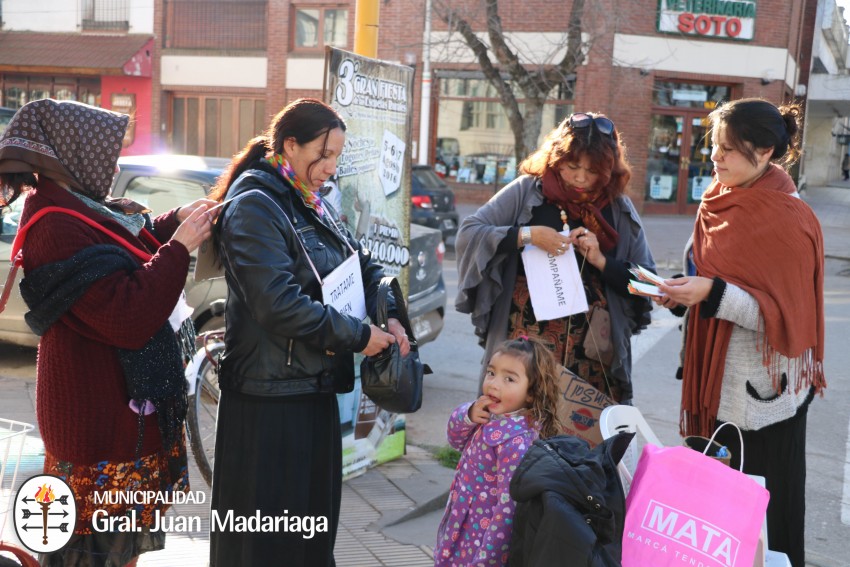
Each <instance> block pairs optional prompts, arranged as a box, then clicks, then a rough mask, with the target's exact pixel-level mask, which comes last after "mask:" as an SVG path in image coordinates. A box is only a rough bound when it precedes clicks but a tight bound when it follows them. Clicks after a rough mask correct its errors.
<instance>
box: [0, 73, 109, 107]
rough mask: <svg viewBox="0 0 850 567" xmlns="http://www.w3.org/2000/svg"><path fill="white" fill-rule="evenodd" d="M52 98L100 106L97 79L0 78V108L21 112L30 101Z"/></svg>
mask: <svg viewBox="0 0 850 567" xmlns="http://www.w3.org/2000/svg"><path fill="white" fill-rule="evenodd" d="M42 98H55V99H56V100H76V101H79V102H84V103H86V104H90V105H92V106H100V79H90V78H77V77H61V76H60V77H52V76H51V77H40V76H27V75H3V76H0V106H7V107H9V108H15V109H17V108H20V107H22V106H23V105H25V104H26V103H28V102H30V101H32V100H38V99H42Z"/></svg>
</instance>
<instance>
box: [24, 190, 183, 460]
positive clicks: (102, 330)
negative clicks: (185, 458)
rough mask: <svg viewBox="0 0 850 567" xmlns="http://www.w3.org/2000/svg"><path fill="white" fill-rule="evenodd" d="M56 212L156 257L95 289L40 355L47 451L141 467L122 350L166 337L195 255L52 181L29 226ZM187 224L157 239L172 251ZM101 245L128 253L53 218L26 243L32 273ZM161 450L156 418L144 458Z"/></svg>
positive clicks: (162, 223)
mask: <svg viewBox="0 0 850 567" xmlns="http://www.w3.org/2000/svg"><path fill="white" fill-rule="evenodd" d="M51 205H53V206H60V207H65V208H68V209H73V210H75V211H78V212H81V213H83V214H84V215H86V216H88V217H90V218H92V219H94V220H96V221H97V222H99V223H100V224H101V225H103V226H104V227H106V228H108V229H110V230H111V231H113V232H115V233H117V234H119V235H121V236H122V237H124V238H125V239H127V240H128V241H129V242H131V243H132V244H133V245H134V246H136V247H138V248H140V249H142V250H149V251H150V252H151V253H154V252H155V254H154V256H153V258H151V260H150V261H149V262H147V263H145V264H142V263H141V261H140V260H138V261H139V264H140V268H139V269H137V270H136V271H134V272H133V273H132V274H130V273H127V272H116V273H114V274H112V275H110V276H107V277H105V278H102V279H100V280H98V281H97V282H95V283H94V284H92V285H91V287H90V288H89V289H88V291H87V292H86V293H85V294H84V295H83V296H82V297H81V298H80V299H79V300H77V302H76V303H75V304H74V305H73V306H72V307H71V309H70V310H69V311H67V312H66V313H65V315H63V316H62V317H61V318H60V319H59V320H58V321H57V322H56V323H54V324H53V326H52V327H50V328H49V329H48V330H47V332H46V333H45V334H44V336H43V337H41V342H40V343H39V346H38V363H37V382H36V414H37V416H38V426H39V429H40V430H41V437H42V439H43V440H44V446H45V448H46V449H47V451H48V452H49V453H51V454H52V455H53V456H55V457H57V458H58V459H60V460H65V461H71V462H73V463H77V464H94V463H96V462H98V461H103V460H109V461H131V460H133V459H134V458H135V450H136V441H137V439H138V415H137V414H135V413H133V411H132V410H130V408H129V407H128V406H127V403H128V402H129V398H128V397H127V388H126V385H125V381H124V373H123V371H122V369H121V364H120V362H119V360H118V352H117V349H118V348H124V349H138V348H141V347H142V346H143V345H144V344H145V343H146V342H147V341H148V340H149V339H150V338H151V337H152V336H153V335H154V333H155V332H157V331H158V330H159V329H161V328H162V326H163V325H164V324H165V322H166V321H167V320H168V316H169V315H170V314H171V311H172V309H173V308H174V305H175V304H176V303H177V299H178V297H179V296H180V292H181V291H182V290H183V286H184V285H185V283H186V276H187V274H188V271H189V253H188V251H187V250H186V247H185V246H183V245H182V244H180V243H179V242H168V243H167V244H165V245H163V246H162V247H161V248H160V249H159V251H155V250H150V247H149V246H146V245H145V243H144V242H143V241H142V240H140V239H139V238H136V237H134V236H133V235H132V234H131V233H130V232H128V231H127V230H126V229H125V228H124V227H122V226H121V225H120V224H118V223H117V222H115V221H114V220H111V219H109V218H107V217H104V216H103V215H100V214H98V213H96V212H95V211H93V210H92V209H90V208H89V207H87V206H86V205H84V204H83V203H82V201H80V200H79V199H77V198H76V197H74V196H73V195H71V194H69V193H68V192H67V191H66V190H64V189H62V188H61V187H58V186H57V185H55V184H53V183H52V182H50V181H48V180H46V179H45V180H43V181H41V182H40V183H39V185H38V187H37V188H36V189H35V190H33V191H31V192H30V193H29V195H28V196H27V198H26V202H25V203H24V208H23V212H22V213H21V225H22V226H23V224H24V223H26V222H27V220H29V218H30V217H31V216H32V215H33V214H35V213H36V212H37V211H38V210H40V209H42V208H44V207H48V206H51ZM177 224H178V223H177V218H176V215H175V214H174V211H171V212H169V213H166V214H164V215H161V216H159V217H157V218H156V219H155V220H154V233H155V236H156V237H157V238H158V239H159V241H160V242H167V241H168V239H169V238H171V235H172V234H173V233H174V231H175V230H176V229H177ZM95 244H113V245H115V244H118V243H117V242H116V241H115V240H113V239H112V238H110V237H109V236H107V235H106V234H104V233H102V232H100V231H98V230H97V229H95V228H92V227H90V226H88V225H87V224H85V223H84V222H83V221H81V220H79V219H76V218H74V217H72V216H70V215H66V214H62V213H51V214H48V215H46V216H44V217H42V218H41V219H40V220H39V221H37V222H36V223H35V224H34V225H33V226H32V228H30V230H29V233H28V235H27V237H26V241H25V242H24V245H23V254H24V265H23V267H24V273H26V272H28V271H29V270H33V269H35V268H37V267H39V266H42V265H44V264H49V263H52V262H56V261H59V260H65V259H67V258H70V257H71V256H73V255H74V254H76V253H77V252H79V251H80V250H82V249H84V248H87V247H89V246H92V245H95ZM118 245H119V246H120V244H118ZM134 258H135V257H134ZM161 447H162V441H161V439H160V435H159V427H158V425H157V419H156V414H153V415H149V416H147V417H146V418H145V435H144V445H143V446H142V455H150V454H152V453H154V452H156V451H157V450H159V449H160V448H161Z"/></svg>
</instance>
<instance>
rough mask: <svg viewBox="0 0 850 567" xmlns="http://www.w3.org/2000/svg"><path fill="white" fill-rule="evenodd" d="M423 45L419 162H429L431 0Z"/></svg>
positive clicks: (427, 10) (426, 15) (426, 6)
mask: <svg viewBox="0 0 850 567" xmlns="http://www.w3.org/2000/svg"><path fill="white" fill-rule="evenodd" d="M423 40H424V41H423V42H422V43H423V46H422V101H421V104H420V105H419V163H420V164H427V163H428V150H429V149H430V145H431V0H425V37H424V38H423Z"/></svg>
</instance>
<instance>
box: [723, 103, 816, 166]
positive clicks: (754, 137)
mask: <svg viewBox="0 0 850 567" xmlns="http://www.w3.org/2000/svg"><path fill="white" fill-rule="evenodd" d="M708 118H709V119H710V120H711V129H712V130H715V129H719V128H720V127H722V128H723V129H724V133H725V134H726V140H727V141H728V142H729V145H731V146H732V147H733V148H735V149H736V150H738V151H739V152H741V153H742V154H743V155H744V156H745V157H746V158H747V159H749V160H750V163H752V164H753V165H756V164H757V163H758V160H757V159H756V150H757V149H766V148H773V153H772V154H771V156H770V159H771V161H776V162H778V163H780V164H781V165H783V166H784V167H788V166H790V165H791V164H792V163H794V162H795V161H797V158H799V157H800V122H801V120H802V119H803V110H802V108H801V107H800V105H799V104H796V103H791V104H784V105H782V106H778V107H777V106H776V105H774V104H773V103H771V102H768V101H766V100H764V99H761V98H742V99H740V100H736V101H733V102H730V103H727V104H724V105H723V106H721V107H719V108H716V109H715V110H713V111H712V112H711V114H709V115H708Z"/></svg>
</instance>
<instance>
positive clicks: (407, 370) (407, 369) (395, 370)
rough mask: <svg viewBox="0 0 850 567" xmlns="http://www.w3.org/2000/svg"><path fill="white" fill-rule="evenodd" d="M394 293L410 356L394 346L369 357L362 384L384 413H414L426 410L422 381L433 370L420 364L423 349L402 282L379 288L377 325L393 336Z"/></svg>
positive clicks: (386, 281) (383, 281)
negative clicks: (391, 299) (390, 312)
mask: <svg viewBox="0 0 850 567" xmlns="http://www.w3.org/2000/svg"><path fill="white" fill-rule="evenodd" d="M390 291H392V292H393V297H395V300H396V313H397V314H398V320H399V322H400V323H401V324H402V326H403V327H404V330H405V331H406V332H407V338H408V340H409V341H410V352H409V353H407V356H404V357H402V356H401V351H400V350H399V346H398V343H393V344H391V345H390V346H389V347H387V348H386V349H384V350H383V351H381V352H380V353H378V354H376V355H374V356H367V357H366V358H364V359H363V362H361V363H360V381H361V386H362V388H363V393H364V394H366V395H367V396H369V398H370V399H371V400H372V401H373V402H375V403H376V404H377V405H378V406H379V407H381V408H382V409H385V410H387V411H389V412H392V413H413V412H415V411H416V410H418V409H419V408H420V407H421V406H422V378H423V376H424V375H425V374H431V368H430V367H429V366H428V365H427V364H422V361H421V360H419V347H418V346H417V344H416V338H415V337H414V336H413V329H412V328H411V326H410V319H409V318H408V316H407V306H405V304H404V294H402V292H401V287H400V286H399V284H398V280H397V279H395V278H393V277H385V278H383V279H381V282H380V284H378V306H377V314H376V317H375V321H374V323H375V325H377V326H378V327H380V328H381V329H382V330H383V331H387V332H389V330H388V326H387V300H388V298H389V294H390Z"/></svg>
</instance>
